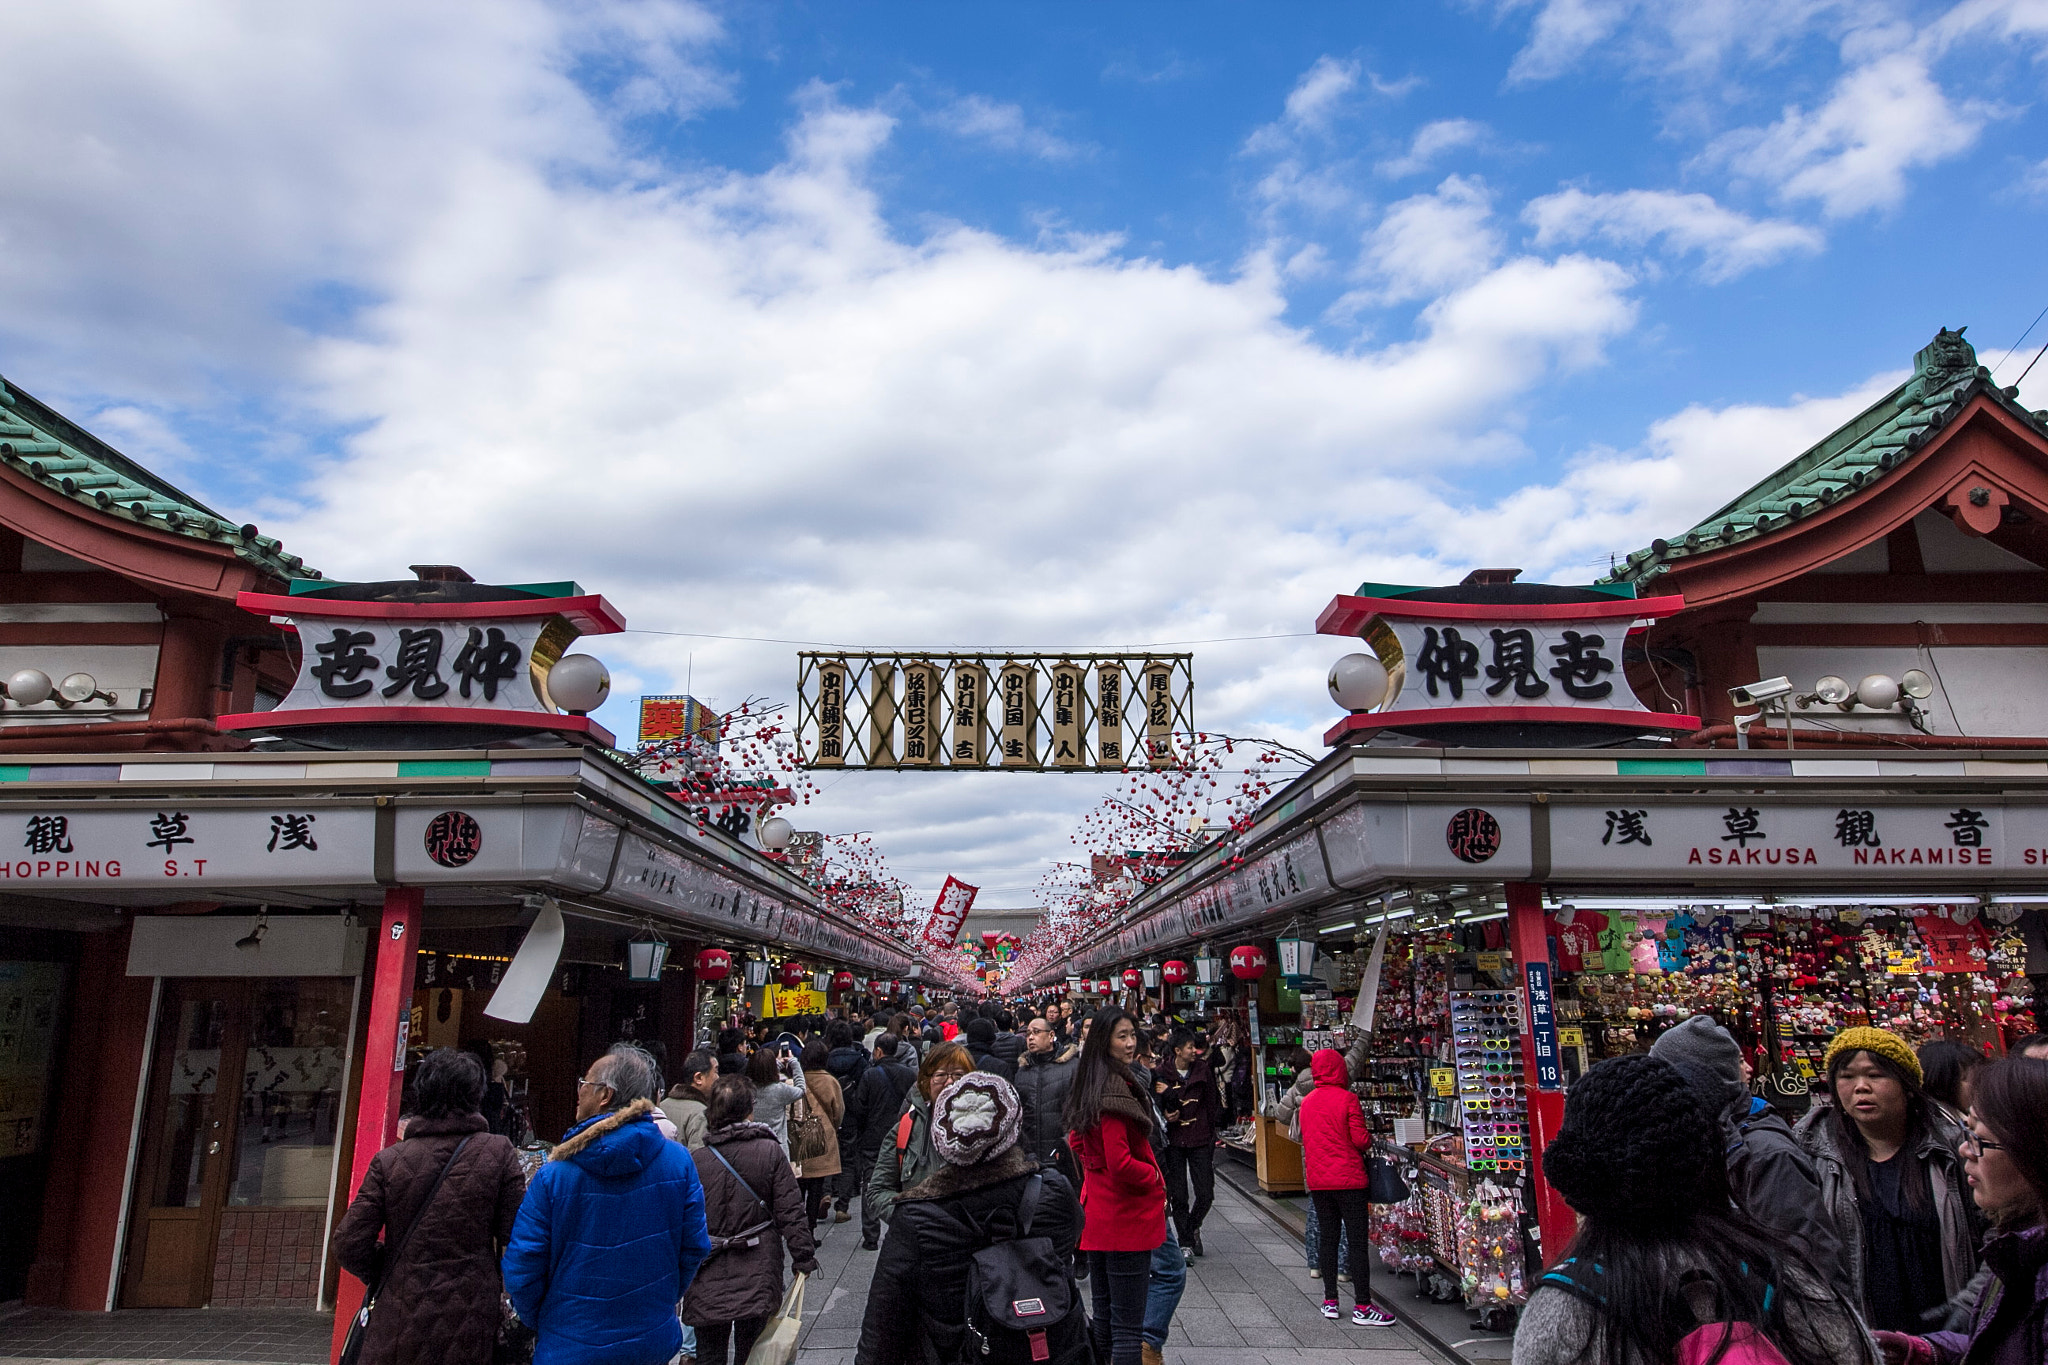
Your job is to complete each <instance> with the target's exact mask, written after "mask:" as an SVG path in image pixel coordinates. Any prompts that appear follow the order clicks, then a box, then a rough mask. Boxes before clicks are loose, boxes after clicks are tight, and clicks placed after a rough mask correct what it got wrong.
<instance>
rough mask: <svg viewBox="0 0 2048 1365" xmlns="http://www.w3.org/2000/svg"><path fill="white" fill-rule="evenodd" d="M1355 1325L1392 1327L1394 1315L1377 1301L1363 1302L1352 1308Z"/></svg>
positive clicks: (1352, 1323)
mask: <svg viewBox="0 0 2048 1365" xmlns="http://www.w3.org/2000/svg"><path fill="white" fill-rule="evenodd" d="M1351 1325H1352V1326H1353V1327H1392V1326H1393V1325H1394V1315H1393V1314H1392V1313H1389V1312H1388V1311H1387V1310H1386V1309H1384V1308H1382V1307H1380V1306H1379V1305H1378V1304H1376V1303H1362V1304H1360V1305H1358V1307H1356V1308H1354V1309H1352V1310H1351Z"/></svg>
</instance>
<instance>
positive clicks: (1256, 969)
mask: <svg viewBox="0 0 2048 1365" xmlns="http://www.w3.org/2000/svg"><path fill="white" fill-rule="evenodd" d="M1230 974H1231V975H1232V976H1234V977H1236V978H1237V979H1238V980H1239V981H1257V980H1258V979H1259V978H1260V977H1262V976H1264V975H1265V974H1266V950H1265V949H1264V948H1261V947H1259V945H1258V944H1256V943H1245V944H1240V945H1239V946H1237V947H1235V948H1232V949H1231V950H1230Z"/></svg>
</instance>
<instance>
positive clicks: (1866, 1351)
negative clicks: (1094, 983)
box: [334, 1004, 2048, 1365]
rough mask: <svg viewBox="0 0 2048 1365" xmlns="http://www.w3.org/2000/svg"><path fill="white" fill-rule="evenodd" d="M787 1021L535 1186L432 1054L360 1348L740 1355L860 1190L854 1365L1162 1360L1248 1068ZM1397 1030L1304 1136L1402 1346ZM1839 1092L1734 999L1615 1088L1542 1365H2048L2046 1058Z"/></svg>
mask: <svg viewBox="0 0 2048 1365" xmlns="http://www.w3.org/2000/svg"><path fill="white" fill-rule="evenodd" d="M789 1023H790V1026H789V1027H787V1028H781V1027H778V1025H777V1024H776V1023H773V1022H768V1021H763V1022H758V1023H755V1024H753V1025H751V1026H750V1027H733V1028H728V1029H726V1030H724V1031H723V1032H722V1033H720V1034H719V1035H718V1037H717V1038H716V1040H715V1045H714V1046H712V1047H707V1048H704V1049H701V1050H699V1051H695V1052H692V1053H691V1054H690V1055H689V1056H687V1057H686V1058H684V1059H683V1061H682V1063H681V1066H680V1067H679V1069H678V1074H677V1076H676V1078H675V1079H674V1081H673V1083H672V1084H671V1083H667V1082H665V1081H664V1078H663V1076H662V1074H661V1069H660V1066H659V1065H658V1063H657V1062H656V1059H655V1058H654V1057H653V1056H651V1055H649V1054H648V1053H647V1052H646V1051H644V1050H643V1049H641V1048H639V1047H637V1046H634V1045H631V1044H620V1045H617V1046H615V1047H613V1048H612V1049H611V1050H610V1051H608V1052H607V1053H605V1054H604V1055H603V1056H602V1057H599V1058H598V1059H596V1060H595V1061H594V1062H592V1063H591V1065H590V1066H589V1067H588V1068H587V1070H586V1071H585V1073H584V1075H583V1076H582V1077H581V1078H580V1079H579V1080H578V1082H577V1092H576V1099H577V1104H576V1121H575V1124H574V1125H573V1126H572V1127H571V1128H570V1129H569V1131H568V1133H567V1134H566V1135H565V1136H564V1137H563V1139H562V1141H561V1142H560V1143H558V1144H556V1145H555V1146H554V1147H553V1149H552V1150H551V1151H550V1152H549V1153H548V1156H547V1160H546V1161H545V1162H543V1163H542V1164H541V1165H540V1166H539V1167H538V1169H537V1170H536V1171H534V1173H533V1174H532V1176H531V1178H528V1177H527V1176H526V1175H525V1174H524V1173H523V1170H522V1167H521V1165H520V1162H519V1160H518V1158H517V1156H516V1155H515V1152H514V1149H513V1148H512V1146H511V1144H510V1142H509V1141H508V1140H507V1139H506V1137H505V1136H504V1135H503V1134H502V1132H500V1131H494V1130H495V1129H497V1128H498V1124H497V1123H495V1122H494V1121H493V1120H492V1119H491V1118H490V1117H488V1116H487V1111H489V1110H490V1108H491V1105H492V1101H493V1098H494V1097H493V1095H492V1093H491V1091H492V1081H493V1078H492V1077H491V1076H490V1074H489V1072H488V1071H487V1070H486V1068H485V1066H484V1065H483V1063H482V1060H481V1058H480V1057H478V1056H477V1055H475V1054H473V1053H470V1052H462V1051H455V1050H450V1049H443V1050H440V1051H437V1052H434V1053H432V1054H430V1055H429V1056H427V1057H426V1058H425V1060H424V1061H423V1062H421V1063H420V1064H419V1065H418V1067H417V1068H416V1071H415V1073H414V1075H413V1077H412V1078H411V1080H410V1082H409V1085H408V1091H407V1099H406V1105H405V1108H406V1114H405V1118H404V1120H403V1122H402V1124H401V1140H400V1141H399V1142H398V1143H397V1144H395V1145H394V1146H392V1147H390V1148H387V1149H386V1150H385V1151H383V1152H381V1153H379V1154H378V1155H377V1157H376V1159H375V1160H374V1161H373V1162H372V1163H371V1166H370V1169H369V1172H368V1174H367V1176H366V1178H365V1179H364V1181H363V1184H362V1187H361V1189H360V1191H359V1192H358V1193H357V1195H356V1198H355V1200H354V1202H353V1203H352V1204H351V1205H350V1207H349V1209H348V1211H347V1213H346V1215H345V1216H344V1217H343V1218H342V1220H341V1222H340V1223H339V1225H338V1226H337V1229H336V1232H335V1237H334V1246H335V1253H336V1256H337V1259H338V1260H339V1261H340V1263H341V1265H342V1266H343V1267H344V1268H346V1269H347V1270H348V1271H350V1273H352V1274H354V1275H356V1276H357V1277H358V1278H360V1279H362V1280H364V1281H365V1282H366V1283H368V1284H370V1285H372V1286H373V1289H374V1293H373V1298H372V1302H373V1304H374V1307H373V1309H372V1310H371V1311H370V1312H369V1314H368V1316H367V1318H366V1319H365V1321H364V1323H363V1325H362V1329H361V1331H360V1337H361V1342H360V1354H359V1355H358V1356H357V1358H356V1359H357V1365H404V1363H406V1362H412V1361H415V1360H418V1361H422V1362H424V1361H427V1360H433V1361H448V1362H454V1365H462V1363H463V1362H472V1363H473V1365H483V1363H484V1362H487V1361H494V1360H495V1361H504V1360H505V1359H507V1357H508V1354H509V1355H512V1356H517V1355H518V1354H519V1353H520V1351H521V1347H522V1343H530V1345H531V1350H532V1358H533V1360H534V1361H535V1365H584V1362H592V1363H593V1365H594V1363H595V1362H599V1361H604V1362H614V1363H616V1365H633V1363H634V1362H646V1365H660V1363H661V1362H667V1361H670V1360H674V1359H676V1358H678V1357H679V1356H680V1357H681V1359H682V1360H684V1361H688V1362H704V1363H705V1365H711V1363H712V1362H716V1365H725V1362H727V1361H731V1362H734V1365H744V1363H745V1362H746V1361H747V1359H748V1355H749V1353H750V1351H751V1350H752V1349H753V1347H754V1345H755V1343H756V1341H757V1340H759V1339H760V1338H761V1335H762V1333H763V1331H764V1330H765V1329H766V1328H768V1326H769V1324H770V1323H771V1321H772V1320H773V1319H774V1318H775V1315H776V1314H777V1313H778V1311H779V1310H780V1309H781V1307H782V1305H783V1304H784V1295H785V1291H786V1290H787V1289H788V1288H789V1282H788V1281H787V1280H786V1278H785V1277H786V1275H796V1276H802V1275H807V1274H809V1273H810V1272H811V1271H813V1270H815V1269H816V1267H817V1240H818V1236H819V1230H820V1228H821V1227H822V1226H823V1225H824V1224H826V1223H827V1222H828V1221H829V1222H833V1223H850V1222H851V1221H852V1219H853V1218H854V1216H855V1212H854V1210H855V1207H856V1206H858V1209H859V1217H860V1220H861V1228H860V1236H861V1247H862V1249H863V1250H864V1251H869V1252H878V1253H879V1255H878V1256H877V1257H876V1259H875V1261H874V1265H873V1271H872V1280H871V1283H870V1285H869V1290H868V1298H867V1309H866V1315H865V1320H864V1323H863V1327H862V1330H861V1334H860V1342H859V1346H858V1348H857V1350H856V1352H855V1362H856V1365H913V1362H915V1365H927V1362H933V1361H937V1362H953V1361H967V1360H977V1361H991V1362H1001V1361H1003V1360H1005V1359H1018V1360H1027V1359H1028V1360H1032V1361H1045V1362H1051V1365H1074V1363H1075V1362H1080V1361H1084V1360H1091V1361H1097V1362H1101V1363H1102V1365H1160V1362H1162V1361H1163V1359H1164V1352H1165V1347H1166V1342H1167V1339H1168V1336H1169V1334H1170V1332H1171V1329H1172V1324H1173V1318H1174V1313H1175V1310H1176V1308H1177V1306H1178V1303H1179V1299H1180V1295H1181V1290H1182V1287H1183V1285H1184V1284H1185V1280H1186V1275H1187V1264H1188V1258H1189V1257H1198V1256H1200V1255H1201V1254H1202V1223H1203V1220H1204V1218H1205V1217H1206V1215H1207V1214H1208V1212H1209V1209H1210V1206H1211V1204H1212V1202H1213V1194H1214V1169H1213V1165H1212V1160H1213V1154H1214V1150H1215V1139H1216V1135H1217V1133H1218V1131H1219V1130H1220V1129H1221V1127H1222V1126H1223V1125H1224V1124H1225V1123H1226V1122H1227V1120H1228V1119H1229V1117H1230V1116H1231V1115H1233V1114H1234V1113H1236V1112H1241V1111H1239V1110H1238V1109H1237V1108H1236V1101H1235V1099H1234V1098H1233V1096H1232V1093H1231V1078H1232V1073H1233V1071H1234V1070H1235V1069H1236V1067H1237V1063H1238V1062H1239V1061H1240V1060H1241V1059H1242V1058H1241V1054H1242V1051H1243V1050H1242V1048H1234V1047H1232V1046H1230V1043H1231V1042H1232V1041H1233V1040H1231V1039H1228V1038H1218V1039H1210V1038H1207V1037H1204V1036H1202V1035H1200V1034H1197V1033H1195V1032H1193V1031H1191V1030H1188V1029H1186V1028H1180V1027H1175V1026H1173V1025H1172V1023H1171V1021H1167V1020H1163V1019H1159V1018H1154V1019H1152V1020H1150V1021H1144V1020H1140V1019H1138V1018H1135V1017H1133V1016H1132V1015H1129V1014H1126V1013H1124V1012H1123V1011H1121V1010H1117V1009H1113V1008H1112V1009H1100V1010H1097V1011H1095V1012H1094V1013H1092V1014H1076V1013H1070V1012H1069V1011H1068V1010H1066V1009H1064V1008H1062V1007H1061V1006H1060V1005H1058V1004H1054V1005H1052V1006H1049V1007H1047V1008H1046V1009H1045V1010H1043V1011H1042V1012H1036V1011H1024V1012H1023V1018H1022V1021H1021V1027H1020V1021H1019V1017H1018V1016H1017V1015H1016V1014H1013V1013H1011V1012H1010V1011H1009V1010H1006V1009H1003V1008H1000V1007H997V1006H993V1005H989V1006H980V1007H970V1008H962V1007H946V1008H943V1009H939V1010H932V1011H927V1010H924V1009H922V1008H917V1007H912V1008H906V1009H902V1010H896V1009H887V1010H883V1011H881V1012H878V1013H876V1014H874V1015H872V1016H871V1017H870V1018H868V1019H865V1020H854V1019H847V1018H834V1019H830V1020H797V1021H789ZM1363 1049H1364V1045H1363V1043H1362V1042H1361V1043H1360V1044H1359V1046H1358V1047H1356V1048H1354V1050H1353V1052H1352V1054H1350V1055H1347V1054H1345V1053H1343V1052H1340V1051H1337V1050H1334V1049H1332V1050H1325V1051H1322V1052H1319V1053H1316V1054H1314V1055H1313V1056H1310V1055H1308V1054H1306V1053H1303V1054H1299V1055H1298V1056H1297V1058H1296V1060H1297V1061H1298V1062H1299V1063H1300V1068H1299V1072H1300V1074H1299V1076H1298V1078H1297V1080H1296V1082H1295V1084H1294V1085H1293V1086H1292V1087H1291V1088H1290V1089H1289V1090H1288V1091H1287V1092H1286V1093H1285V1095H1284V1097H1283V1099H1282V1101H1281V1104H1280V1107H1279V1114H1278V1117H1279V1118H1281V1120H1282V1121H1284V1122H1286V1123H1287V1124H1288V1125H1289V1130H1290V1132H1291V1133H1292V1134H1293V1135H1294V1136H1295V1137H1296V1138H1297V1139H1298V1140H1299V1141H1300V1143H1301V1145H1302V1150H1303V1168H1304V1173H1305V1183H1306V1185H1307V1188H1308V1192H1309V1198H1310V1207H1311V1228H1310V1233H1309V1237H1308V1244H1307V1246H1306V1248H1305V1250H1306V1254H1307V1259H1308V1260H1309V1262H1310V1270H1309V1273H1310V1274H1311V1275H1312V1276H1314V1277H1315V1278H1316V1279H1319V1280H1320V1281H1321V1287H1322V1294H1323V1305H1322V1307H1323V1313H1324V1315H1325V1316H1326V1317H1329V1318H1332V1319H1341V1318H1342V1317H1343V1312H1342V1309H1343V1305H1342V1303H1341V1302H1340V1297H1339V1296H1340V1294H1341V1289H1340V1286H1342V1285H1343V1284H1345V1283H1347V1282H1348V1283H1349V1284H1350V1286H1351V1299H1352V1305H1351V1313H1350V1317H1349V1320H1350V1322H1351V1323H1352V1324H1354V1325H1356V1326H1359V1327H1382V1326H1387V1325H1390V1324H1391V1323H1392V1322H1393V1321H1394V1319H1393V1317H1392V1316H1391V1315H1389V1314H1388V1313H1387V1312H1386V1311H1385V1310H1384V1308H1383V1307H1382V1306H1381V1305H1379V1304H1377V1303H1375V1302H1374V1301H1373V1298H1372V1291H1371V1283H1372V1280H1371V1275H1370V1258H1371V1254H1372V1248H1373V1239H1372V1236H1371V1230H1370V1206H1369V1204H1368V1202H1367V1193H1368V1187H1369V1184H1370V1181H1369V1174H1368V1173H1369V1167H1370V1162H1369V1153H1370V1149H1371V1145H1372V1144H1371V1136H1370V1133H1369V1132H1368V1130H1367V1126H1366V1123H1365V1119H1364V1114H1363V1112H1362V1110H1361V1108H1360V1105H1359V1101H1358V1097H1357V1094H1356V1093H1355V1090H1354V1085H1355V1083H1356V1082H1357V1080H1358V1078H1359V1071H1360V1068H1361V1066H1362V1063H1363V1057H1364V1050H1363ZM1817 1088H1818V1089H1819V1090H1820V1091H1821V1093H1819V1094H1817V1095H1816V1097H1815V1099H1814V1103H1813V1105H1812V1107H1811V1108H1810V1109H1809V1110H1808V1111H1807V1112H1806V1113H1805V1115H1804V1116H1803V1117H1801V1118H1800V1119H1799V1120H1798V1122H1797V1123H1796V1124H1793V1123H1789V1122H1788V1121H1787V1120H1786V1119H1785V1118H1784V1117H1783V1116H1781V1115H1780V1114H1779V1112H1778V1111H1777V1110H1776V1109H1775V1108H1773V1107H1772V1106H1771V1105H1770V1104H1768V1103H1767V1102H1765V1101H1763V1100H1761V1099H1758V1098H1756V1097H1755V1095H1754V1094H1753V1092H1752V1088H1751V1075H1750V1070H1749V1067H1748V1064H1747V1062H1746V1061H1745V1058H1744V1055H1743V1052H1742V1049H1741V1048H1740V1046H1739V1045H1738V1044H1737V1043H1736V1041H1735V1039H1734V1038H1733V1037H1731V1036H1730V1035H1729V1034H1728V1033H1727V1032H1726V1031H1725V1030H1724V1029H1722V1028H1720V1027H1719V1026H1718V1025H1716V1024H1715V1023H1714V1022H1713V1021H1712V1020H1711V1019H1709V1018H1706V1017H1703V1016H1702V1017H1695V1018H1693V1019H1689V1020H1687V1021H1685V1022H1684V1023H1682V1024H1680V1025H1678V1026H1676V1027H1674V1028H1671V1029H1669V1030H1668V1031H1666V1032H1665V1033H1664V1034H1663V1035H1661V1036H1660V1037H1659V1038H1658V1039H1657V1041H1656V1043H1655V1044H1654V1045H1653V1046H1652V1047H1651V1048H1650V1049H1649V1050H1648V1052H1647V1053H1642V1054H1634V1055H1630V1056H1625V1057H1618V1058H1613V1059H1610V1060H1608V1061H1604V1062H1601V1063H1599V1064H1598V1065H1596V1066H1594V1067H1593V1068H1592V1069H1590V1070H1589V1071H1588V1072H1587V1073H1586V1074H1585V1075H1584V1076H1582V1077H1581V1078H1580V1079H1579V1080H1578V1081H1577V1082H1576V1083H1575V1084H1574V1085H1573V1086H1572V1087H1571V1090H1570V1092H1569V1094H1568V1096H1567V1100H1566V1105H1565V1115H1564V1123H1563V1126H1562V1128H1561V1130H1560V1131H1559V1132H1558V1133H1557V1135H1556V1136H1555V1137H1554V1138H1553V1139H1552V1140H1551V1142H1550V1143H1549V1144H1548V1146H1547V1147H1546V1148H1545V1149H1544V1151H1543V1152H1542V1154H1541V1161H1542V1167H1543V1171H1544V1174H1545V1176H1546V1178H1547V1179H1548V1181H1549V1183H1550V1185H1551V1186H1552V1187H1553V1188H1554V1189H1555V1190H1556V1191H1558V1193H1559V1194H1561V1195H1562V1196H1563V1197H1564V1199H1565V1200H1566V1202H1567V1203H1569V1204H1570V1206H1571V1207H1572V1209H1573V1210H1574V1211H1575V1212H1576V1213H1577V1215H1578V1227H1577V1232H1576V1235H1575V1236H1574V1237H1573V1239H1572V1241H1571V1244H1570V1246H1569V1247H1568V1248H1566V1249H1565V1250H1564V1252H1563V1254H1562V1255H1560V1256H1557V1257H1555V1258H1554V1263H1553V1264H1551V1265H1550V1266H1549V1267H1548V1268H1547V1269H1546V1270H1545V1271H1544V1273H1543V1274H1542V1276H1541V1278H1540V1279H1538V1280H1537V1281H1536V1284H1535V1288H1534V1290H1533V1292H1532V1293H1531V1295H1530V1297H1529V1301H1528V1303H1527V1305H1526V1306H1525V1308H1524V1309H1523V1311H1522V1316H1521V1321H1520V1324H1519V1326H1518V1328H1517V1331H1516V1335H1515V1343H1514V1359H1515V1365H1566V1363H1567V1362H1570V1363H1571V1365H1707V1363H1708V1362H1716V1361H1723V1360H1726V1361H1730V1362H1732V1363H1733V1365H1779V1362H1783V1365H2048V1123H2044V1118H2048V1037H2041V1038H2034V1039H2029V1040H2026V1041H2024V1042H2023V1043H2022V1044H2020V1045H2019V1046H2017V1047H2015V1048H2014V1049H2013V1050H2012V1053H2011V1055H2009V1056H2007V1057H2005V1058H2003V1059H2000V1060H1998V1061H1995V1062H1994V1061H1991V1060H1989V1059H1988V1058H1987V1057H1986V1056H1985V1055H1984V1054H1983V1053H1982V1052H1980V1051H1978V1050H1976V1049H1973V1048H1970V1047H1967V1046H1964V1045H1961V1044H1957V1043H1954V1042H1948V1041H1937V1042H1932V1043H1928V1044H1926V1045H1925V1046H1923V1047H1922V1048H1921V1049H1919V1050H1918V1051H1917V1052H1916V1051H1915V1050H1914V1049H1913V1048H1912V1047H1911V1046H1910V1045H1909V1044H1908V1043H1907V1042H1906V1040H1905V1039H1903V1038H1901V1037H1900V1036H1898V1035H1897V1034H1895V1033H1891V1032H1888V1031H1886V1030H1883V1029H1878V1028H1852V1029H1848V1030H1846V1031H1844V1032H1842V1033H1841V1034H1839V1035H1837V1036H1836V1037H1835V1038H1834V1039H1833V1040H1832V1042H1831V1044H1830V1045H1829V1047H1828V1049H1827V1052H1826V1057H1825V1078H1824V1084H1823V1085H1822V1086H1819V1087H1817ZM499 1098H500V1102H501V1103H502V1098H501V1097H499ZM415 1229H417V1230H419V1232H420V1236H419V1237H418V1238H417V1239H415V1238H413V1237H412V1232H413V1231H414V1230H415ZM1019 1305H1032V1306H1033V1307H1032V1308H1031V1310H1030V1311H1029V1312H1028V1313H1025V1314H1021V1315H1020V1314H1018V1313H1015V1312H1013V1311H1012V1310H1013V1309H1014V1308H1016V1307H1018V1306H1019Z"/></svg>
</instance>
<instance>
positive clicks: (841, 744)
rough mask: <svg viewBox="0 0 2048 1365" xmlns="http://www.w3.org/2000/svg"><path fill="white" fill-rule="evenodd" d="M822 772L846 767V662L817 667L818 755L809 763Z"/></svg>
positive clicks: (830, 661)
mask: <svg viewBox="0 0 2048 1365" xmlns="http://www.w3.org/2000/svg"><path fill="white" fill-rule="evenodd" d="M811 762H812V763H813V764H815V765H816V766H818V767H821V768H839V767H844V766H845V764H846V661H845V660H843V659H828V660H826V661H825V662H824V663H821V664H819V665H818V753H817V757H815V758H813V759H812V760H811Z"/></svg>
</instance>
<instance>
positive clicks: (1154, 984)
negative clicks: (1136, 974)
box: [1140, 963, 1159, 991]
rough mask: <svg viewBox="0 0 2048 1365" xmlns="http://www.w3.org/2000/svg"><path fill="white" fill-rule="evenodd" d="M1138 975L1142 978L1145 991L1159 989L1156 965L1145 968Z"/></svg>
mask: <svg viewBox="0 0 2048 1365" xmlns="http://www.w3.org/2000/svg"><path fill="white" fill-rule="evenodd" d="M1140 975H1141V976H1142V977H1143V978H1144V981H1145V989H1146V990H1148V991H1156V990H1158V989H1159V967H1158V965H1157V964H1156V963H1155V964H1154V965H1152V966H1150V967H1147V968H1145V969H1144V970H1143V971H1142V972H1141V973H1140Z"/></svg>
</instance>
